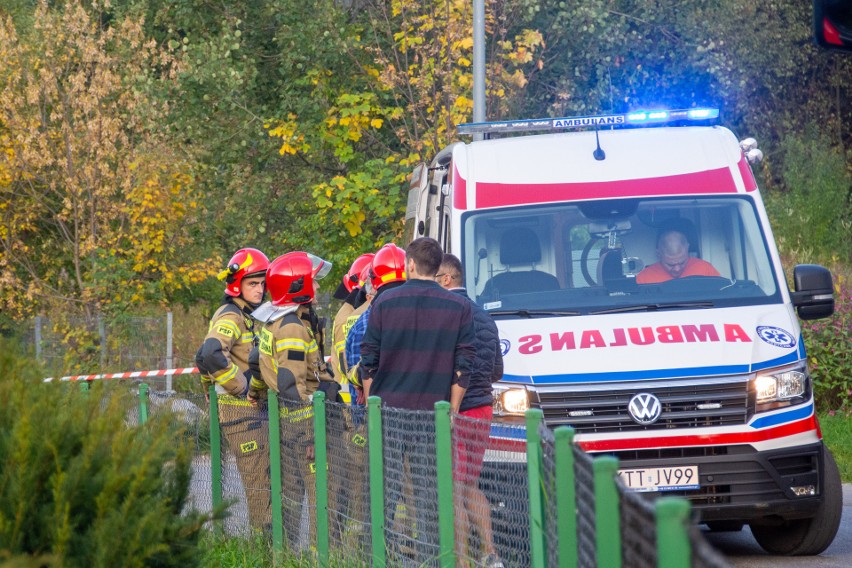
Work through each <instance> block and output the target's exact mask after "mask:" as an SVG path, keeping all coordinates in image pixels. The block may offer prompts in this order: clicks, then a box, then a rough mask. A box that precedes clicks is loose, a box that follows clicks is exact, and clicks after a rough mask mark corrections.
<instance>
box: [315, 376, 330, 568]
mask: <svg viewBox="0 0 852 568" xmlns="http://www.w3.org/2000/svg"><path fill="white" fill-rule="evenodd" d="M313 404H314V466H315V471H316V485H317V489H316V491H317V503H316V505H317V560H318V561H319V565H320V566H323V567H326V566H328V448H327V446H326V431H325V425H326V419H325V393H324V392H323V391H321V390H318V391H316V392H314V396H313Z"/></svg>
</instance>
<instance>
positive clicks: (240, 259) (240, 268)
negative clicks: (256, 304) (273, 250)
mask: <svg viewBox="0 0 852 568" xmlns="http://www.w3.org/2000/svg"><path fill="white" fill-rule="evenodd" d="M267 268H269V259H268V258H266V255H265V254H263V253H262V252H260V251H259V250H257V249H256V248H243V249H240V250H238V251H237V252H235V253H234V256H232V257H231V260H229V261H228V267H227V268H226V269H225V270H223V271H222V272H220V273H219V275H218V278H219V280H224V281H225V294H227V295H228V296H233V297H235V298H236V297H238V296H239V295H240V293H241V290H240V284H241V283H242V281H243V278H249V277H252V276H263V275H264V274H266V269H267Z"/></svg>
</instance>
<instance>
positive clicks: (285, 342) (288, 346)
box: [275, 337, 319, 353]
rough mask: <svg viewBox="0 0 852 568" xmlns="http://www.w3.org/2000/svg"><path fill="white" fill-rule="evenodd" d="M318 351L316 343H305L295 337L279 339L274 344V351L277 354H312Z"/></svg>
mask: <svg viewBox="0 0 852 568" xmlns="http://www.w3.org/2000/svg"><path fill="white" fill-rule="evenodd" d="M318 349H319V347H317V342H316V341H314V340H311V341H305V340H304V339H299V338H297V337H285V338H284V339H279V340H278V341H276V342H275V350H276V351H278V352H281V351H287V350H290V351H306V352H308V353H314V352H315V351H317V350H318Z"/></svg>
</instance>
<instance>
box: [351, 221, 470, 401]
mask: <svg viewBox="0 0 852 568" xmlns="http://www.w3.org/2000/svg"><path fill="white" fill-rule="evenodd" d="M443 254H444V253H443V251H442V250H441V245H440V244H438V241H436V240H435V239H431V238H428V237H423V238H419V239H415V240H414V241H412V242H411V244H410V245H408V248H406V249H405V257H406V259H405V260H406V268H407V273H408V280H407V281H406V282H405V284H403V285H402V286H400V287H398V288H396V289H394V290H389V291H388V292H387V293H385V294H382V295H381V296H379V297H378V298H376V299H375V300H374V301H373V306H372V308H371V310H370V318H369V321H368V322H367V331H366V333H365V334H364V340H363V341H362V343H361V368H362V369H363V373H364V377H365V379H364V392H365V395H367V396H369V395H376V396H380V397H381V398H382V402H383V403H384V404H386V405H387V406H393V407H397V408H408V409H412V410H434V408H435V403H436V402H438V401H441V400H448V401H450V405H451V406H452V409H453V411H458V409H459V405H460V404H461V400H462V397H463V396H464V392H465V389H466V388H467V384H468V378H469V375H470V371H471V369H472V368H473V364H474V357H475V352H474V346H473V344H474V328H473V311H472V309H471V307H470V302H468V301H467V300H466V299H465V298H462V297H461V296H459V295H458V294H453V293H452V292H448V291H447V290H444V289H443V288H441V286H440V285H438V283H437V282H435V274H436V273H437V270H438V268H439V267H440V266H441V260H442V259H443Z"/></svg>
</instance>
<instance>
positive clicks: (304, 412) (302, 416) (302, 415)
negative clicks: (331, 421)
mask: <svg viewBox="0 0 852 568" xmlns="http://www.w3.org/2000/svg"><path fill="white" fill-rule="evenodd" d="M278 416H279V417H281V418H286V419H287V420H288V421H289V422H290V423H294V422H301V421H302V420H307V419H308V418H313V417H314V408H313V407H312V406H306V407H305V408H299V409H297V410H290V409H289V408H282V409H281V410H279V411H278Z"/></svg>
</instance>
